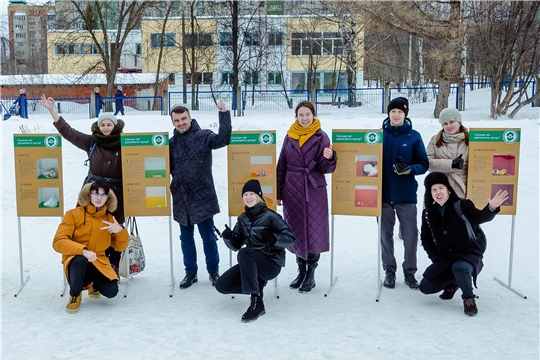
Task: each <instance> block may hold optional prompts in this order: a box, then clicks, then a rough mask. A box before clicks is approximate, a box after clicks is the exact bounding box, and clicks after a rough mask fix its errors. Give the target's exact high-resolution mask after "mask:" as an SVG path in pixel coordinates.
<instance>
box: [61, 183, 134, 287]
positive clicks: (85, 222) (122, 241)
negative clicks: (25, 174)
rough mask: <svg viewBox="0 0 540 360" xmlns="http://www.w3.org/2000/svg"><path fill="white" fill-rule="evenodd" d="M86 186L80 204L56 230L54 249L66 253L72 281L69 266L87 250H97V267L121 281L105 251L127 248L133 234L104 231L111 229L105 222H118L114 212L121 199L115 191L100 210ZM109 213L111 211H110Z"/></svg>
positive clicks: (67, 213) (66, 269)
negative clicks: (105, 228)
mask: <svg viewBox="0 0 540 360" xmlns="http://www.w3.org/2000/svg"><path fill="white" fill-rule="evenodd" d="M91 185H92V184H90V183H89V184H86V185H85V186H83V188H82V189H81V193H80V194H79V204H80V205H81V206H77V207H76V208H75V209H71V210H68V211H67V212H66V214H65V215H64V219H63V220H62V222H61V223H60V225H59V226H58V230H56V235H55V236H54V239H53V244H52V246H53V249H54V250H55V251H56V252H59V253H60V254H62V264H64V273H65V274H66V278H67V279H68V282H69V274H68V265H69V262H70V261H71V259H73V257H74V256H75V255H82V251H83V249H85V248H86V249H87V250H90V251H93V252H95V253H96V255H97V260H96V261H94V262H93V264H94V266H95V267H96V268H97V269H98V270H99V272H101V273H102V274H103V275H105V276H106V277H107V278H109V279H110V280H119V279H118V276H117V275H116V273H115V272H114V270H113V269H112V267H111V263H110V262H109V259H108V258H107V256H106V255H105V250H106V249H107V248H108V247H109V246H112V247H114V249H115V250H116V251H122V250H124V249H125V248H127V246H128V243H129V234H128V232H127V230H126V229H123V230H122V231H120V232H119V233H117V234H111V233H109V232H108V231H107V230H100V229H101V228H102V227H104V226H107V224H105V223H104V222H103V220H105V221H108V222H114V220H113V216H112V215H111V214H110V213H109V212H113V211H114V210H116V207H117V198H116V195H115V194H114V192H113V191H112V190H111V191H109V197H108V199H107V201H106V203H105V206H103V208H102V209H101V210H99V211H97V209H96V207H95V206H94V205H92V203H91V202H90V186H91ZM107 210H108V211H107Z"/></svg>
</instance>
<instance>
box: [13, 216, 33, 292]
mask: <svg viewBox="0 0 540 360" xmlns="http://www.w3.org/2000/svg"><path fill="white" fill-rule="evenodd" d="M17 226H18V227H19V272H20V275H21V286H20V287H19V289H18V290H17V292H16V293H15V295H13V296H15V297H17V295H19V293H20V292H21V291H22V289H23V287H24V285H26V283H27V282H28V280H30V275H28V276H27V277H26V279H25V278H24V270H23V255H22V235H21V218H20V217H17Z"/></svg>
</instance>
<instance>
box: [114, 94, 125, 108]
mask: <svg viewBox="0 0 540 360" xmlns="http://www.w3.org/2000/svg"><path fill="white" fill-rule="evenodd" d="M114 101H115V102H116V111H119V110H124V94H122V92H121V91H120V90H116V94H114Z"/></svg>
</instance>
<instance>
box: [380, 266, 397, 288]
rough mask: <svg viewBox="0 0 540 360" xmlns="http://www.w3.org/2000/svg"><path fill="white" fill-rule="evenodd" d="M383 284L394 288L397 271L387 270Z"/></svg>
mask: <svg viewBox="0 0 540 360" xmlns="http://www.w3.org/2000/svg"><path fill="white" fill-rule="evenodd" d="M383 286H384V287H385V288H389V289H393V288H395V287H396V273H395V272H393V271H390V270H386V276H385V277H384V283H383Z"/></svg>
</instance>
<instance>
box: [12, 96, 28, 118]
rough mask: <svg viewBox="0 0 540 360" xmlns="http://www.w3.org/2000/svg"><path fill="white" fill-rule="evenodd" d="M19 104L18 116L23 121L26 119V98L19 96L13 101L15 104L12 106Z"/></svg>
mask: <svg viewBox="0 0 540 360" xmlns="http://www.w3.org/2000/svg"><path fill="white" fill-rule="evenodd" d="M17 104H19V111H18V113H19V116H20V117H22V118H23V119H28V101H27V100H26V96H24V95H19V97H18V98H17V99H16V100H15V103H14V104H13V105H17Z"/></svg>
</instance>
